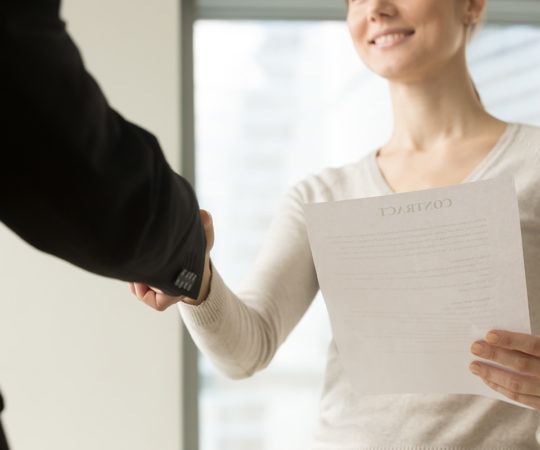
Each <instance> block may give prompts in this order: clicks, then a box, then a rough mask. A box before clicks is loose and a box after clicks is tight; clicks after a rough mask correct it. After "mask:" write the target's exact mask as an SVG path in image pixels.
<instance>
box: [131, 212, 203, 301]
mask: <svg viewBox="0 0 540 450" xmlns="http://www.w3.org/2000/svg"><path fill="white" fill-rule="evenodd" d="M200 212H201V220H202V223H203V226H204V232H205V234H206V255H205V259H204V273H203V279H202V283H201V289H200V291H199V296H198V297H197V299H192V298H189V297H185V296H179V297H171V296H170V295H167V294H164V293H163V292H161V291H160V290H159V289H156V288H153V287H151V286H148V285H146V284H143V283H128V284H129V290H130V291H131V293H132V294H133V295H135V296H136V297H137V298H138V299H139V300H141V301H142V302H143V303H146V304H147V305H148V306H150V307H151V308H153V309H155V310H157V311H165V310H166V309H167V308H168V307H169V306H171V305H174V304H176V303H178V302H184V303H189V304H190V305H200V304H201V303H202V302H203V301H204V300H206V297H208V293H209V291H210V280H211V277H212V272H211V269H210V250H212V247H213V246H214V224H213V222H212V216H211V215H210V213H209V212H208V211H205V210H204V209H201V211H200Z"/></svg>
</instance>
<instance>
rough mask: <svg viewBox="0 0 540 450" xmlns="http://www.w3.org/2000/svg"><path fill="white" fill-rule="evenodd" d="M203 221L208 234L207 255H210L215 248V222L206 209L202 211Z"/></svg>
mask: <svg viewBox="0 0 540 450" xmlns="http://www.w3.org/2000/svg"><path fill="white" fill-rule="evenodd" d="M200 213H201V220H202V223H203V227H204V233H205V234H206V253H210V250H212V247H213V246H214V222H213V220H212V215H211V214H210V213H209V212H208V211H206V210H205V209H201V211H200Z"/></svg>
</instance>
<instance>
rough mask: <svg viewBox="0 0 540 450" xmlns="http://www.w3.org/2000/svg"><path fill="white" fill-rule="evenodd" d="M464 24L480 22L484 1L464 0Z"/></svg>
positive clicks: (484, 6)
mask: <svg viewBox="0 0 540 450" xmlns="http://www.w3.org/2000/svg"><path fill="white" fill-rule="evenodd" d="M465 3H466V5H465V11H464V13H465V17H463V21H464V22H465V23H477V22H480V21H481V19H482V16H483V15H484V11H485V9H486V0H465Z"/></svg>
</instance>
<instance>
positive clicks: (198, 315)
mask: <svg viewBox="0 0 540 450" xmlns="http://www.w3.org/2000/svg"><path fill="white" fill-rule="evenodd" d="M210 264H211V263H210ZM228 294H229V289H228V288H227V286H226V285H225V283H224V281H223V279H222V278H221V275H220V274H219V272H218V271H217V270H216V268H215V267H214V266H212V278H211V280H210V291H209V293H208V297H207V298H206V300H204V301H203V302H202V303H201V304H200V305H189V304H187V303H182V302H180V303H178V310H179V311H180V314H181V315H182V319H183V320H184V323H185V324H186V326H188V328H190V327H198V328H214V327H215V326H219V324H221V323H222V321H221V318H222V317H223V316H224V314H225V312H226V308H227V298H228Z"/></svg>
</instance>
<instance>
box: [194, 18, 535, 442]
mask: <svg viewBox="0 0 540 450" xmlns="http://www.w3.org/2000/svg"><path fill="white" fill-rule="evenodd" d="M194 44H195V46H194V49H195V51H194V55H195V60H194V64H195V130H196V132H195V136H196V153H195V155H196V169H197V171H196V175H197V177H196V178H197V187H198V194H199V199H200V203H201V207H203V208H205V209H208V210H209V211H210V212H211V213H212V215H213V216H214V222H215V233H216V242H215V246H214V251H213V261H214V263H215V265H216V267H217V268H218V270H219V271H220V273H221V274H222V276H223V278H224V279H225V281H226V282H227V283H228V284H229V286H230V287H232V288H233V289H234V287H235V286H238V285H239V283H240V282H241V280H242V277H243V276H244V275H245V274H246V273H247V272H248V268H249V265H250V264H251V262H252V261H253V259H254V257H255V255H256V253H257V251H258V248H259V247H260V245H261V243H262V240H263V238H264V235H265V231H266V229H267V227H268V224H269V222H270V220H271V218H272V215H273V213H274V211H275V210H276V208H277V206H278V203H279V200H280V198H281V196H282V195H283V193H284V192H285V191H286V189H287V188H288V187H289V186H291V185H292V184H293V183H294V182H296V181H297V180H300V179H301V178H303V177H304V176H305V175H307V174H308V173H312V172H317V171H319V170H321V169H322V168H324V167H327V166H332V165H334V166H335V165H341V164H344V163H347V162H349V161H353V160H357V159H359V158H361V157H362V156H363V155H364V154H366V152H369V151H371V150H373V149H374V148H376V147H377V146H379V145H381V144H382V143H384V142H385V140H386V139H387V138H388V137H389V134H390V132H391V129H392V117H391V105H390V98H389V94H388V90H387V86H386V82H385V81H384V80H382V79H380V78H378V77H377V76H375V75H373V74H371V73H370V72H369V71H368V70H367V69H366V68H365V67H363V65H362V63H361V62H360V60H359V58H358V57H357V55H356V53H355V52H354V50H353V47H352V43H351V42H350V37H349V35H348V32H347V29H346V27H345V25H344V23H343V22H323V21H312V22H280V21H241V22H240V21H204V20H201V21H198V22H196V24H195V28H194ZM469 60H470V68H471V71H472V76H473V78H474V80H475V82H476V85H477V87H478V90H479V92H480V95H481V97H482V100H483V102H484V104H485V106H486V108H487V109H488V110H489V111H491V112H492V113H493V114H494V115H495V116H497V117H499V118H501V119H503V120H507V121H520V122H526V123H531V124H537V125H540V28H537V27H533V26H506V25H505V26H502V25H500V26H493V25H490V26H485V27H484V29H483V31H482V32H481V33H480V35H479V36H478V37H477V38H476V39H475V40H474V41H473V42H472V43H471V45H470V48H469ZM330 339H331V333H330V329H329V322H328V318H327V313H326V309H325V306H324V301H323V300H322V299H321V298H319V297H318V298H317V299H316V300H315V301H314V303H313V305H312V307H311V308H310V310H309V311H308V313H307V314H306V316H305V317H304V318H303V319H302V321H301V322H300V324H299V325H298V326H297V328H296V329H295V330H294V331H293V333H292V334H291V336H290V337H289V338H288V339H287V340H286V341H285V343H284V344H283V346H282V347H281V348H280V350H279V351H278V354H277V355H276V357H275V359H274V361H273V362H272V363H271V364H270V366H269V367H268V368H267V369H266V370H264V371H262V372H261V373H258V374H256V375H255V376H254V377H252V378H251V379H248V380H240V381H230V380H227V379H225V378H224V377H223V376H221V375H219V374H218V373H217V372H216V371H215V369H213V368H212V367H211V365H210V363H209V362H208V361H206V360H205V359H204V358H202V359H201V361H200V377H201V386H200V432H199V436H200V438H199V439H200V448H201V450H218V449H219V450H228V449H231V450H243V449H249V450H252V449H261V450H287V449H295V450H296V449H300V448H308V446H309V439H310V433H311V430H312V429H313V427H314V425H315V421H316V418H317V411H318V400H319V395H320V391H321V389H322V381H323V375H324V367H325V362H326V348H327V346H328V343H329V341H330Z"/></svg>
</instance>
